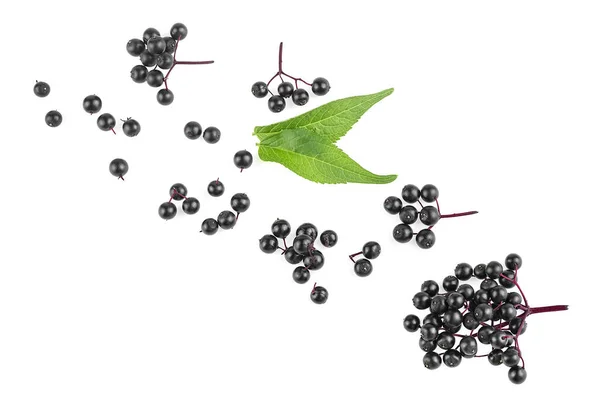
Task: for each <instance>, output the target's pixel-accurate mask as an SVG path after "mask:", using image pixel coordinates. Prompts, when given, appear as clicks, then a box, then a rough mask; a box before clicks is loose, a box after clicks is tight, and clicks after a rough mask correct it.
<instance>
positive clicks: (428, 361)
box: [423, 352, 442, 370]
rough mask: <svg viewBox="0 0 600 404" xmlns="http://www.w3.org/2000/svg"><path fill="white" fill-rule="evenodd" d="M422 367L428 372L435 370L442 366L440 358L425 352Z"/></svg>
mask: <svg viewBox="0 0 600 404" xmlns="http://www.w3.org/2000/svg"><path fill="white" fill-rule="evenodd" d="M423 366H425V368H426V369H429V370H435V369H437V368H439V367H440V366H442V358H441V357H440V355H439V354H438V353H436V352H427V353H426V354H425V355H424V356H423Z"/></svg>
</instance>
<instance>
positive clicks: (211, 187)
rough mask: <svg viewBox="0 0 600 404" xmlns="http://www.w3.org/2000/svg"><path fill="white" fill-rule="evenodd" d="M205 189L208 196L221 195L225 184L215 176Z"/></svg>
mask: <svg viewBox="0 0 600 404" xmlns="http://www.w3.org/2000/svg"><path fill="white" fill-rule="evenodd" d="M207 190H208V194H209V195H210V196H215V197H216V196H221V195H223V193H224V192H225V185H223V183H222V182H221V181H219V179H218V178H217V179H216V180H214V181H211V182H209V183H208V187H207Z"/></svg>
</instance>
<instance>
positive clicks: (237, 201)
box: [200, 179, 250, 236]
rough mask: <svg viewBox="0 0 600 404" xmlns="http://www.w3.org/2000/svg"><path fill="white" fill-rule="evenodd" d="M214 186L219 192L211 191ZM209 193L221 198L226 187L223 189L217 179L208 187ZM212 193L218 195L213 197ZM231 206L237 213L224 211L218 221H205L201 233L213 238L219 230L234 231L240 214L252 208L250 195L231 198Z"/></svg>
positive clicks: (241, 194) (208, 219) (210, 219)
mask: <svg viewBox="0 0 600 404" xmlns="http://www.w3.org/2000/svg"><path fill="white" fill-rule="evenodd" d="M219 184H220V186H219ZM214 186H216V187H217V188H218V190H217V191H214V189H213V190H212V191H211V187H214ZM208 192H209V194H211V195H212V196H221V195H222V194H223V192H225V187H223V184H222V183H220V182H219V180H218V179H217V180H216V181H212V182H211V183H210V184H209V185H208ZM211 192H213V193H215V192H216V194H218V195H216V194H214V195H213V194H212V193H211ZM230 205H231V209H233V210H234V211H235V212H236V213H233V212H232V211H230V210H224V211H222V212H221V213H219V215H218V216H217V219H213V218H207V219H204V221H203V222H202V230H200V233H204V234H206V235H208V236H212V235H213V234H215V233H216V232H217V231H218V230H219V228H221V229H223V230H229V229H233V226H235V225H236V224H237V221H238V218H239V216H240V213H243V212H245V211H247V210H248V208H249V207H250V198H248V195H246V194H243V193H237V194H235V195H233V196H232V197H231V201H230Z"/></svg>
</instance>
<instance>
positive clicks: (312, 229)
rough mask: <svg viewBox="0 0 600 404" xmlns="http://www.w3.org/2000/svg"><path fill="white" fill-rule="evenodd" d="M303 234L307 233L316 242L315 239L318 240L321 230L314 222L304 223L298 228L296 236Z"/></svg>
mask: <svg viewBox="0 0 600 404" xmlns="http://www.w3.org/2000/svg"><path fill="white" fill-rule="evenodd" d="M301 234H306V235H307V236H308V237H310V238H311V239H312V241H313V242H314V241H316V240H317V236H318V235H319V231H318V230H317V227H316V226H315V225H314V224H312V223H302V224H301V225H300V226H298V228H297V229H296V236H299V235H301Z"/></svg>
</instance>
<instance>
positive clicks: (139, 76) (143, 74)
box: [131, 65, 148, 83]
mask: <svg viewBox="0 0 600 404" xmlns="http://www.w3.org/2000/svg"><path fill="white" fill-rule="evenodd" d="M147 77H148V68H147V67H146V66H144V65H136V66H133V67H132V68H131V80H133V81H134V82H135V83H144V82H146V78H147Z"/></svg>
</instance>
